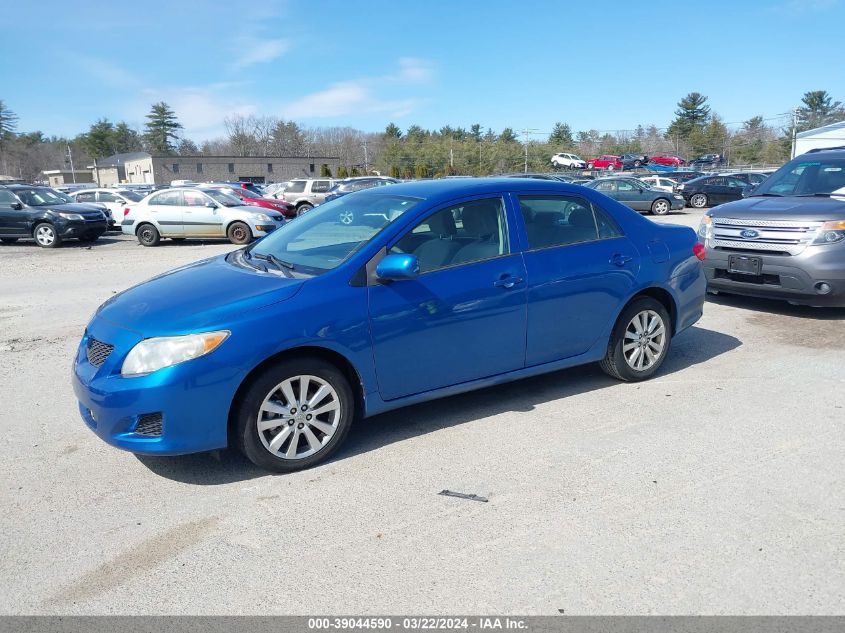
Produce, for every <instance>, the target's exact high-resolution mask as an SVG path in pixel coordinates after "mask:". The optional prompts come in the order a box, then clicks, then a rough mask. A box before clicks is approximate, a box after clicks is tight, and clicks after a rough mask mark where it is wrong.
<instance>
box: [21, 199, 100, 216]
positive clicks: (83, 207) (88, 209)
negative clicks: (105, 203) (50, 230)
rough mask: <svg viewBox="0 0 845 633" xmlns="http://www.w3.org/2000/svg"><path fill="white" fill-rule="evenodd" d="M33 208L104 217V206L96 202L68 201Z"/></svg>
mask: <svg viewBox="0 0 845 633" xmlns="http://www.w3.org/2000/svg"><path fill="white" fill-rule="evenodd" d="M32 208H33V209H42V210H45V211H55V212H59V211H61V212H62V213H78V214H79V215H81V216H83V217H94V216H95V215H97V216H100V217H102V215H103V208H102V207H100V206H97V205H96V204H89V203H87V202H68V203H67V204H51V205H49V206H41V207H32Z"/></svg>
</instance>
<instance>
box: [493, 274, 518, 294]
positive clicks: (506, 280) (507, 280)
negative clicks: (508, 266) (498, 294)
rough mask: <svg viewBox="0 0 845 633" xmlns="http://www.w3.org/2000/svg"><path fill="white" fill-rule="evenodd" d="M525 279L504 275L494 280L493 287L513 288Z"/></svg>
mask: <svg viewBox="0 0 845 633" xmlns="http://www.w3.org/2000/svg"><path fill="white" fill-rule="evenodd" d="M523 281H524V279H523V278H522V277H511V276H510V275H507V276H506V277H502V278H501V279H497V280H496V281H494V282H493V287H495V288H505V289H506V290H508V289H510V288H513V287H514V286H516V285H517V284H521V283H522V282H523Z"/></svg>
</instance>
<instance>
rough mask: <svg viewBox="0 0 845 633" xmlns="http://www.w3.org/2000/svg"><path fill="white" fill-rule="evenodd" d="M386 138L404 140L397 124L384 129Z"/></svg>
mask: <svg viewBox="0 0 845 633" xmlns="http://www.w3.org/2000/svg"><path fill="white" fill-rule="evenodd" d="M384 136H385V138H402V130H400V129H399V126H398V125H396V124H395V123H388V124H387V127H386V128H384Z"/></svg>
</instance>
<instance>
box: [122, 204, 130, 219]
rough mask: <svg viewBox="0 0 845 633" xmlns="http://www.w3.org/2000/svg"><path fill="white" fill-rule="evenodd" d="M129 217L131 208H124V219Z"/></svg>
mask: <svg viewBox="0 0 845 633" xmlns="http://www.w3.org/2000/svg"><path fill="white" fill-rule="evenodd" d="M127 215H129V207H124V209H123V217H124V218H125V217H126V216H127Z"/></svg>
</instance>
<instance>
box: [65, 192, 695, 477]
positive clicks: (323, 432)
mask: <svg viewBox="0 0 845 633" xmlns="http://www.w3.org/2000/svg"><path fill="white" fill-rule="evenodd" d="M350 218H352V220H351V221H350ZM703 256H704V255H703V247H702V246H701V245H700V244H698V242H697V239H696V235H695V233H694V231H693V230H692V229H689V228H686V227H680V226H671V225H658V224H655V223H653V222H651V221H650V220H647V219H645V218H643V217H641V216H640V215H639V214H637V213H635V212H634V211H632V210H630V209H629V208H627V207H625V206H623V205H621V204H619V203H618V202H615V201H614V200H611V199H610V198H608V197H606V196H604V195H602V194H600V193H598V192H596V191H593V190H592V189H588V188H585V187H579V186H576V185H569V184H565V183H562V182H555V181H546V180H520V179H510V178H508V179H489V178H484V179H461V180H441V181H428V182H414V183H405V184H397V185H391V186H390V187H378V188H374V189H369V190H366V191H362V192H358V193H354V194H350V195H348V196H344V197H342V198H339V199H337V200H335V201H332V202H328V203H325V204H323V205H321V206H319V207H317V208H316V209H314V210H313V211H311V212H310V213H308V214H307V215H305V216H303V217H301V218H298V219H297V220H296V221H295V222H290V223H288V224H286V225H285V226H283V227H282V228H280V229H278V230H277V231H275V232H273V233H272V234H270V235H269V236H267V237H265V238H263V239H261V240H259V241H258V242H255V243H253V244H252V245H251V246H249V247H246V248H243V249H239V250H236V251H233V252H231V253H229V254H228V255H224V256H219V257H213V258H211V259H206V260H203V261H200V262H196V263H194V264H191V265H188V266H185V267H183V268H179V269H177V270H174V271H171V272H169V273H166V274H163V275H161V276H159V277H156V278H154V279H151V280H150V281H147V282H145V283H143V284H140V285H138V286H135V287H134V288H130V289H129V290H126V291H125V292H123V293H120V294H118V295H115V296H114V297H112V298H111V299H109V300H108V301H107V302H106V303H104V304H103V305H102V306H101V307H100V308H99V309H98V310H97V313H96V314H95V315H94V317H93V318H92V320H91V322H90V323H89V324H88V326H87V328H86V330H85V334H84V336H83V338H82V341H81V343H80V345H79V349H78V352H77V355H76V359H75V362H74V366H73V386H74V391H75V393H76V397H77V399H78V401H79V411H80V413H81V415H82V418H83V419H84V421H85V423H86V424H87V425H88V426H89V427H90V428H91V429H92V430H93V431H94V432H95V433H96V434H97V435H98V436H99V437H100V438H102V439H103V440H104V441H106V442H108V443H109V444H112V445H114V446H116V447H118V448H122V449H125V450H128V451H132V452H135V453H145V454H157V455H178V454H184V453H192V452H198V451H207V450H212V449H219V448H223V447H226V446H229V445H233V446H237V447H238V448H239V449H240V450H241V451H243V452H244V454H245V455H246V456H247V457H248V458H249V459H250V460H252V461H253V462H254V463H255V464H257V465H259V466H261V467H263V468H267V469H270V470H275V471H282V472H284V471H293V470H298V469H301V468H306V467H308V466H311V465H313V464H315V463H317V462H319V461H321V460H324V459H325V458H326V457H327V456H329V455H330V454H331V453H332V452H333V451H335V450H336V449H337V448H338V446H339V445H340V444H341V443H342V442H343V439H344V437H345V436H346V435H347V433H348V432H349V428H350V426H351V425H352V422H353V421H354V420H359V419H362V418H365V417H367V416H372V415H375V414H377V413H382V412H384V411H388V410H390V409H395V408H397V407H402V406H405V405H409V404H412V403H417V402H421V401H423V400H430V399H433V398H439V397H442V396H447V395H451V394H455V393H460V392H463V391H469V390H471V389H477V388H479V387H487V386H490V385H495V384H498V383H503V382H506V381H510V380H515V379H518V378H525V377H527V376H533V375H537V374H541V373H545V372H549V371H555V370H558V369H562V368H564V367H571V366H573V365H580V364H584V363H592V362H599V363H600V364H601V366H602V367H603V368H604V370H605V371H606V372H607V373H608V374H610V375H611V376H613V377H615V378H617V379H621V380H627V381H636V380H643V379H646V378H649V377H651V376H653V375H654V374H655V372H657V371H658V369H659V368H660V366H661V364H662V363H663V362H664V360H665V359H666V355H667V354H668V353H669V347H670V342H671V340H672V338H673V337H674V336H677V335H678V333H680V332H681V331H683V330H684V329H686V328H688V327H689V326H691V325H692V324H693V323H695V322H696V321H697V320H698V319H699V317H700V316H701V312H702V306H703V303H704V292H705V279H704V275H703V273H702V265H701V261H700V260H701V259H702V258H703Z"/></svg>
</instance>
